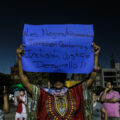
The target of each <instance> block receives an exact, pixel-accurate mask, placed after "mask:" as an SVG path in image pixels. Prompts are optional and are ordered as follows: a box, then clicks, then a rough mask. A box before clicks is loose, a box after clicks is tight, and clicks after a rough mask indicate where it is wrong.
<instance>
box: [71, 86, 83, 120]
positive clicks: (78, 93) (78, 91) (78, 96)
mask: <svg viewBox="0 0 120 120" xmlns="http://www.w3.org/2000/svg"><path fill="white" fill-rule="evenodd" d="M72 95H73V96H74V99H75V101H76V112H75V114H74V116H73V118H72V120H84V111H83V89H82V85H81V84H79V85H77V86H76V87H74V88H72Z"/></svg>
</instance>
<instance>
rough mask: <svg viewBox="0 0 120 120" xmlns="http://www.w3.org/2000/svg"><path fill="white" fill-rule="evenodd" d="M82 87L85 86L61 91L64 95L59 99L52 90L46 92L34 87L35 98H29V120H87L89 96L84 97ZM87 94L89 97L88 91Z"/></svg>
mask: <svg viewBox="0 0 120 120" xmlns="http://www.w3.org/2000/svg"><path fill="white" fill-rule="evenodd" d="M82 86H85V84H84V85H81V84H79V85H77V86H75V87H73V88H71V89H65V88H64V89H63V90H61V91H64V94H63V93H62V95H61V96H59V97H57V96H56V95H52V94H53V93H54V92H53V93H52V92H50V91H51V90H47V91H49V92H46V90H45V89H43V88H38V87H36V86H34V85H33V93H32V97H33V98H32V99H31V98H28V99H29V100H28V120H76V119H77V120H87V119H88V116H89V110H88V109H87V108H86V107H84V108H83V104H86V99H87V96H86V95H83V93H84V92H83V88H82ZM84 89H85V90H84V91H86V88H84ZM59 93H61V92H59ZM86 94H87V95H88V93H87V91H86ZM83 98H84V100H83ZM89 108H90V107H89ZM86 115H87V117H86ZM89 120H90V118H89Z"/></svg>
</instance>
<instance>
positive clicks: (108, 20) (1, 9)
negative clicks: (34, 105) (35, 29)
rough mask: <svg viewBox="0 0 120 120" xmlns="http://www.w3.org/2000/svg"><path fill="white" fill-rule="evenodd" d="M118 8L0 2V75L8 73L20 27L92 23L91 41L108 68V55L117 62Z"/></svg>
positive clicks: (94, 4) (92, 4)
mask: <svg viewBox="0 0 120 120" xmlns="http://www.w3.org/2000/svg"><path fill="white" fill-rule="evenodd" d="M119 11H120V8H119V3H116V2H114V1H111V2H110V1H106V2H102V1H100V2H98V1H90V0H89V1H85V2H83V1H82V2H81V1H79V2H76V1H72V2H70V1H68V2H62V1H61V2H60V1H56V2H51V1H50V0H49V2H48V1H44V2H40V1H39V2H37V1H35V0H34V1H24V2H21V1H20V2H18V1H4V2H1V3H0V72H3V73H10V67H12V66H13V65H14V64H15V62H16V49H17V48H18V46H19V45H20V44H21V41H22V30H23V26H24V24H93V25H94V33H95V37H94V41H95V42H96V44H98V45H99V46H100V47H101V52H100V59H99V63H100V65H102V66H103V67H109V61H110V58H111V55H112V53H114V56H115V58H116V59H117V60H118V61H120V54H119V52H120V37H119V33H120V12H119Z"/></svg>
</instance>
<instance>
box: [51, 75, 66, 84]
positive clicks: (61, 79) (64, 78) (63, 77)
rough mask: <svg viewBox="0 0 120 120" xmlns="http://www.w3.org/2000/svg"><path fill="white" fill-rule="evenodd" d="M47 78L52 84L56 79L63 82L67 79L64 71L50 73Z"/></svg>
mask: <svg viewBox="0 0 120 120" xmlns="http://www.w3.org/2000/svg"><path fill="white" fill-rule="evenodd" d="M49 78H50V82H51V83H52V84H54V83H55V82H56V81H60V82H62V83H65V80H66V79H67V74H66V73H50V75H49Z"/></svg>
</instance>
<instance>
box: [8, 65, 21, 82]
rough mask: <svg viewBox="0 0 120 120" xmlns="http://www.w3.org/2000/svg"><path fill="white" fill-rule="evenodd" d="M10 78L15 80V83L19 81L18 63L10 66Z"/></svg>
mask: <svg viewBox="0 0 120 120" xmlns="http://www.w3.org/2000/svg"><path fill="white" fill-rule="evenodd" d="M10 76H11V79H13V80H14V81H15V83H19V82H20V77H19V74H18V65H17V64H15V65H14V66H13V67H11V73H10Z"/></svg>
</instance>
